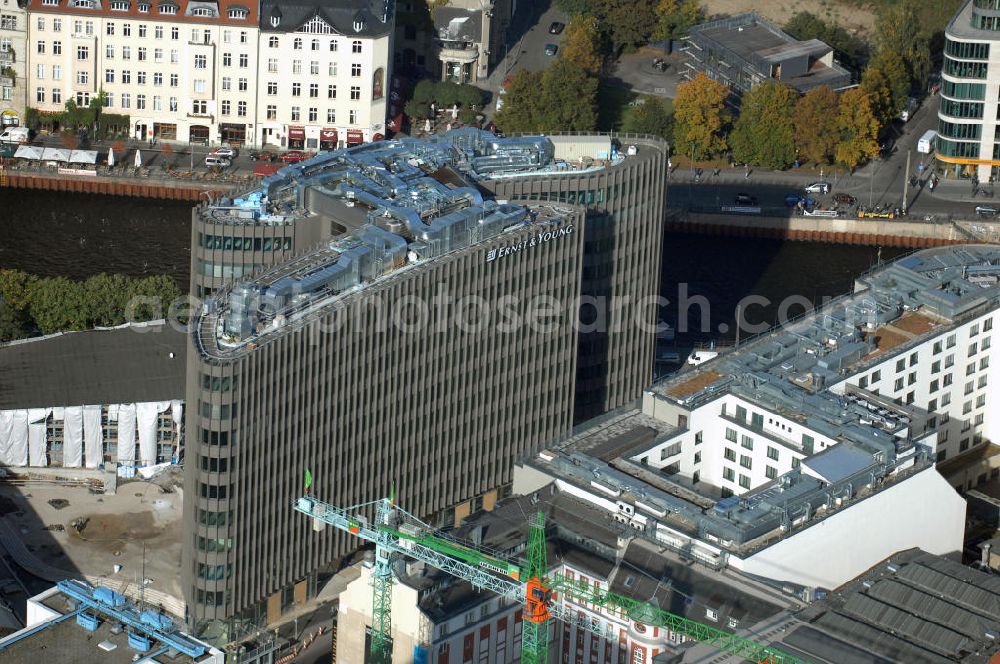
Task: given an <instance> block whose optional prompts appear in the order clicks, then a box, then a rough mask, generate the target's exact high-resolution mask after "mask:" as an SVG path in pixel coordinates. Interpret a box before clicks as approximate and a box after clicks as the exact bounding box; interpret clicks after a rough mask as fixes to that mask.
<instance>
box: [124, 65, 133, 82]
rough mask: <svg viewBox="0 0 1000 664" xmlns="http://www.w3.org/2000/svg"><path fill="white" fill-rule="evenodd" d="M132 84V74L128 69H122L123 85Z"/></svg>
mask: <svg viewBox="0 0 1000 664" xmlns="http://www.w3.org/2000/svg"><path fill="white" fill-rule="evenodd" d="M131 82H132V72H131V71H129V70H128V69H122V83H125V84H129V83H131Z"/></svg>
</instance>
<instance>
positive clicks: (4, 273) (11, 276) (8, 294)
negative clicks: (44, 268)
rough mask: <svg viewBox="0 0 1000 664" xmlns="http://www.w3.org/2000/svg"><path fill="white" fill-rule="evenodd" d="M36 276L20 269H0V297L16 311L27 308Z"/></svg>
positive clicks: (36, 279)
mask: <svg viewBox="0 0 1000 664" xmlns="http://www.w3.org/2000/svg"><path fill="white" fill-rule="evenodd" d="M36 281H38V277H36V276H35V275H33V274H28V273H27V272H22V271H21V270H0V299H2V300H3V301H4V302H6V303H7V304H8V305H9V306H11V307H13V308H14V309H16V310H18V311H23V310H25V309H27V308H28V305H29V303H30V302H31V288H32V286H33V285H34V283H35V282H36Z"/></svg>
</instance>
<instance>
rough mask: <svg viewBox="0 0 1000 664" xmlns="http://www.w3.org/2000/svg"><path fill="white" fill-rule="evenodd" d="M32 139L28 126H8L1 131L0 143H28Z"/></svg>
mask: <svg viewBox="0 0 1000 664" xmlns="http://www.w3.org/2000/svg"><path fill="white" fill-rule="evenodd" d="M30 140H31V130H30V129H28V128H27V127H7V128H6V129H4V130H3V133H0V143H27V142H28V141H30Z"/></svg>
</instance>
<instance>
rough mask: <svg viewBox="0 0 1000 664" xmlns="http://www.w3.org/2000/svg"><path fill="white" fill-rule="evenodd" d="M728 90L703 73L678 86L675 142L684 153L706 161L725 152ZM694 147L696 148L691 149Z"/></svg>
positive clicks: (675, 106)
mask: <svg viewBox="0 0 1000 664" xmlns="http://www.w3.org/2000/svg"><path fill="white" fill-rule="evenodd" d="M728 96H729V88H727V87H726V86H725V85H723V84H722V83H719V82H718V81H713V80H712V79H710V78H709V77H708V76H706V75H705V73H704V72H699V73H698V74H697V75H696V76H695V77H694V78H693V79H691V80H690V81H687V82H685V83H679V84H678V85H677V96H676V98H675V99H674V142H675V144H676V145H677V151H678V152H680V153H681V154H690V153H689V149H693V152H694V158H695V159H704V158H706V157H712V156H715V155H717V154H721V153H722V152H724V151H725V149H726V139H725V137H724V136H723V131H724V130H725V128H726V123H727V122H729V114H728V113H727V112H726V105H725V101H726V98H727V97H728ZM692 146H693V148H692Z"/></svg>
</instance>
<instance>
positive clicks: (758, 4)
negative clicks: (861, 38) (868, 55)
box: [701, 0, 875, 35]
mask: <svg viewBox="0 0 1000 664" xmlns="http://www.w3.org/2000/svg"><path fill="white" fill-rule="evenodd" d="M701 4H702V6H703V7H704V8H705V13H706V14H707V15H708V16H718V15H721V14H726V15H735V14H742V13H744V12H750V11H756V12H757V13H758V14H760V15H761V16H763V17H764V18H766V19H769V20H771V21H774V22H775V23H777V24H778V25H784V24H785V22H786V21H788V19H789V18H791V17H792V14H795V13H797V12H810V13H812V14H815V15H816V16H819V17H820V18H822V19H823V20H826V21H834V22H836V23H837V24H838V25H841V26H843V28H844V29H845V30H847V31H848V32H850V33H851V34H854V35H864V34H870V33H871V30H872V29H873V28H874V27H875V14H874V13H873V12H872V11H871V10H869V9H866V8H859V7H853V6H850V5H846V4H842V3H839V2H836V1H834V0H703V1H702V3H701Z"/></svg>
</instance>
